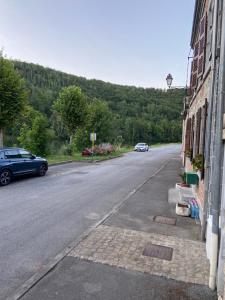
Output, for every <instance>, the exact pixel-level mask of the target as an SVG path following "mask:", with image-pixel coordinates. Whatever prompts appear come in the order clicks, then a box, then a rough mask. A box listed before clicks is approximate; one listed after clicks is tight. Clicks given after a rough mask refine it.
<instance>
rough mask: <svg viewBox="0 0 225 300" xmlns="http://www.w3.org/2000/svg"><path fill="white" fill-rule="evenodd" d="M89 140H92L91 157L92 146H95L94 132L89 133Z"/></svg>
mask: <svg viewBox="0 0 225 300" xmlns="http://www.w3.org/2000/svg"><path fill="white" fill-rule="evenodd" d="M90 141H91V142H92V157H93V154H94V146H95V141H96V133H95V132H91V133H90Z"/></svg>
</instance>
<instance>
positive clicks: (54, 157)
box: [46, 143, 176, 165]
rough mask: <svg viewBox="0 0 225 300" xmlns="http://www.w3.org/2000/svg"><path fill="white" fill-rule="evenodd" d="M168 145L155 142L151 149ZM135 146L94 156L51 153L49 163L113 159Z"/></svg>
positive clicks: (78, 153)
mask: <svg viewBox="0 0 225 300" xmlns="http://www.w3.org/2000/svg"><path fill="white" fill-rule="evenodd" d="M171 144H176V143H171ZM166 145H170V143H168V144H160V143H159V144H153V145H150V149H151V148H155V147H162V146H166ZM133 149H134V147H131V146H127V147H121V148H120V149H118V150H117V151H116V152H113V153H111V154H109V155H94V156H93V157H91V156H82V155H81V153H80V152H77V153H74V154H73V155H72V156H71V155H59V154H56V155H49V156H48V157H46V158H47V160H48V163H49V164H50V165H51V164H54V163H60V162H64V161H80V162H82V161H83V162H85V161H86V162H92V161H102V160H107V159H111V158H114V157H119V156H121V155H122V154H123V153H127V152H130V151H133Z"/></svg>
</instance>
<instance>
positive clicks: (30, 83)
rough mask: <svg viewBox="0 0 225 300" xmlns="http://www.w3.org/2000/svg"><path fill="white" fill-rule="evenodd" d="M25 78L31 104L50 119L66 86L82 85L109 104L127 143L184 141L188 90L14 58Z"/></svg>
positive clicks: (89, 96)
mask: <svg viewBox="0 0 225 300" xmlns="http://www.w3.org/2000/svg"><path fill="white" fill-rule="evenodd" d="M13 64H14V66H15V68H16V69H17V70H18V72H19V73H20V74H21V75H22V77H24V79H25V81H26V83H27V87H28V90H29V101H30V104H31V105H32V106H33V107H34V108H35V109H36V110H38V111H40V112H41V113H43V114H45V115H46V116H47V117H48V118H49V119H51V115H52V103H53V102H54V100H55V99H56V98H57V95H58V93H59V91H60V90H61V89H62V88H63V87H66V86H70V85H76V86H79V87H80V88H81V89H82V91H83V93H84V94H86V95H87V97H88V98H90V99H92V98H98V99H101V100H104V101H106V102H107V103H108V105H109V108H110V110H111V111H112V112H113V113H114V115H115V122H116V124H115V126H114V127H115V128H116V135H122V136H123V139H124V143H126V144H132V145H133V144H134V143H136V142H138V141H144V142H147V143H150V144H151V143H161V142H179V141H180V140H181V114H180V113H181V110H182V102H183V96H184V90H182V89H172V90H167V91H166V90H160V89H154V88H141V87H134V86H122V85H117V84H111V83H108V82H104V81H101V80H95V79H91V80H89V79H86V78H84V77H78V76H75V75H71V74H66V73H63V72H60V71H56V70H53V69H50V68H45V67H42V66H40V65H36V64H32V63H26V62H20V61H13Z"/></svg>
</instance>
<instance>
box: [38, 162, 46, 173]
mask: <svg viewBox="0 0 225 300" xmlns="http://www.w3.org/2000/svg"><path fill="white" fill-rule="evenodd" d="M46 172H47V168H46V165H45V164H43V165H41V166H40V168H39V170H38V175H39V176H45V174H46Z"/></svg>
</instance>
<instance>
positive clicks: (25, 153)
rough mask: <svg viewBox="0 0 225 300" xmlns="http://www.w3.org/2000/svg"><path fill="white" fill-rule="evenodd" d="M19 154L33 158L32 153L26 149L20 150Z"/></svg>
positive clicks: (22, 156)
mask: <svg viewBox="0 0 225 300" xmlns="http://www.w3.org/2000/svg"><path fill="white" fill-rule="evenodd" d="M19 154H20V157H21V158H31V156H32V155H31V153H30V152H29V151H26V150H19Z"/></svg>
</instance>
